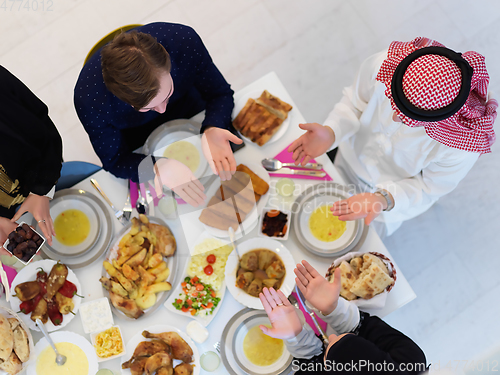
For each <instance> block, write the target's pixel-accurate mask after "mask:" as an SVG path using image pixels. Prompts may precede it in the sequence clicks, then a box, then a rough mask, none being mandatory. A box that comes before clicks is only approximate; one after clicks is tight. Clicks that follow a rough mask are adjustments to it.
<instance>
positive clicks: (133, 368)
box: [122, 357, 149, 375]
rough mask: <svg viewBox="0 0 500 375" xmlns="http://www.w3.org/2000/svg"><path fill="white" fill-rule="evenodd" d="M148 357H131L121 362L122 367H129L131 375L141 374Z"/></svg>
mask: <svg viewBox="0 0 500 375" xmlns="http://www.w3.org/2000/svg"><path fill="white" fill-rule="evenodd" d="M148 359H149V357H139V358H132V359H131V360H130V361H127V362H125V363H122V369H126V368H128V369H130V373H131V374H132V375H142V374H143V373H144V366H145V365H146V361H147V360H148Z"/></svg>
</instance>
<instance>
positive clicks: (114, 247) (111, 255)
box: [101, 216, 178, 320]
mask: <svg viewBox="0 0 500 375" xmlns="http://www.w3.org/2000/svg"><path fill="white" fill-rule="evenodd" d="M148 219H149V221H150V222H151V223H154V224H159V225H163V226H164V227H167V228H168V229H169V230H170V232H171V233H172V235H174V233H173V232H172V230H171V229H170V227H169V226H168V225H167V224H166V223H165V222H164V221H163V220H162V219H160V218H158V217H154V216H148ZM130 228H132V221H130V222H129V223H128V224H127V225H125V226H124V227H123V228H122V229H120V231H119V232H118V233H117V234H116V236H115V237H114V239H113V242H112V243H111V246H110V247H109V250H108V251H107V253H106V260H108V261H109V262H111V261H112V260H113V259H116V258H117V257H118V250H119V247H118V244H119V243H120V240H121V239H122V237H123V236H125V234H127V233H128V232H129V231H130ZM174 237H175V236H174ZM177 251H178V250H176V253H175V254H174V255H173V256H171V257H168V258H165V257H164V258H163V260H164V261H165V262H167V267H168V268H169V269H170V275H169V276H168V278H167V280H165V281H168V282H169V283H170V284H171V285H172V284H173V282H174V280H175V277H176V275H177V258H178V256H177ZM101 275H102V276H105V277H109V275H108V273H107V272H106V270H105V268H104V266H103V267H102V274H101ZM102 289H103V293H104V296H105V297H108V299H109V300H110V302H111V298H109V292H108V291H107V290H106V289H104V287H103V288H102ZM170 293H172V289H171V290H169V291H166V292H160V293H157V294H156V303H155V304H154V305H153V306H152V307H150V308H149V309H146V310H144V314H143V315H142V316H140V317H139V318H138V319H141V318H143V319H144V318H145V317H147V316H149V315H151V314H152V313H153V312H155V311H156V309H157V308H158V307H160V306H161V305H162V304H163V303H165V300H166V299H167V297H168V296H169V295H170ZM110 304H111V310H112V311H113V313H114V314H116V316H118V317H120V318H123V319H127V320H136V319H132V318H129V317H128V316H126V315H125V314H124V313H123V312H121V311H120V310H118V309H117V308H116V307H114V306H113V304H112V303H110Z"/></svg>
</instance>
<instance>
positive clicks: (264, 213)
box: [258, 207, 292, 241]
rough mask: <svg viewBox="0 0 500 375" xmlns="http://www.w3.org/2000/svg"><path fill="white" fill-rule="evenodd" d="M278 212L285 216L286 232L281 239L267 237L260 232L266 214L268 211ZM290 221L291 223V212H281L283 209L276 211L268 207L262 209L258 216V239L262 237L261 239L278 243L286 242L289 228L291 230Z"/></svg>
mask: <svg viewBox="0 0 500 375" xmlns="http://www.w3.org/2000/svg"><path fill="white" fill-rule="evenodd" d="M272 210H274V211H280V212H282V213H284V214H285V215H287V216H286V220H287V221H286V232H285V235H284V236H283V237H278V236H268V235H267V234H264V233H263V232H262V228H263V224H264V218H265V216H266V213H268V212H269V211H272ZM291 221H292V212H291V211H287V210H283V209H277V208H270V207H266V208H264V209H263V210H262V211H261V214H260V218H259V232H258V234H259V237H263V238H272V239H273V240H278V241H286V240H288V236H289V234H290V228H291Z"/></svg>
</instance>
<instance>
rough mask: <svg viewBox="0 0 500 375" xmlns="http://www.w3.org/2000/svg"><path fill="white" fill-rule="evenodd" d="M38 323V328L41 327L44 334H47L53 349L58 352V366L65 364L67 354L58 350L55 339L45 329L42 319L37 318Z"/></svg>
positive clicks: (46, 336)
mask: <svg viewBox="0 0 500 375" xmlns="http://www.w3.org/2000/svg"><path fill="white" fill-rule="evenodd" d="M36 325H37V326H38V328H40V331H42V333H43V335H44V336H45V338H46V339H47V341H48V342H49V344H50V346H52V349H54V352H56V364H57V365H58V366H62V365H64V364H65V363H66V356H64V355H62V354H60V353H59V352H58V351H57V348H56V346H55V344H54V341H52V338H51V337H50V336H49V333H48V332H47V330H46V329H45V326H44V325H43V323H42V321H41V320H40V319H37V320H36Z"/></svg>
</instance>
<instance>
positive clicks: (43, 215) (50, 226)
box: [11, 194, 56, 245]
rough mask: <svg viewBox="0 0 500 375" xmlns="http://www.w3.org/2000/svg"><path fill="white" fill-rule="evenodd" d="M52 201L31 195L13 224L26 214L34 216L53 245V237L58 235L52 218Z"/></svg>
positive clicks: (48, 241)
mask: <svg viewBox="0 0 500 375" xmlns="http://www.w3.org/2000/svg"><path fill="white" fill-rule="evenodd" d="M49 202H50V199H49V197H46V196H43V195H36V194H30V195H28V196H27V197H26V199H25V200H24V202H23V204H21V207H19V209H18V210H17V212H16V214H15V215H14V217H13V218H12V219H11V221H12V222H14V221H17V220H18V219H19V218H20V217H21V216H22V215H23V214H24V213H25V212H29V213H31V214H32V215H33V217H34V218H35V220H36V221H37V222H38V226H39V227H40V229H41V230H42V233H43V235H44V236H45V239H46V240H47V243H48V244H49V245H52V236H55V235H56V232H55V230H54V223H53V222H52V218H51V217H50V203H49Z"/></svg>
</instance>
